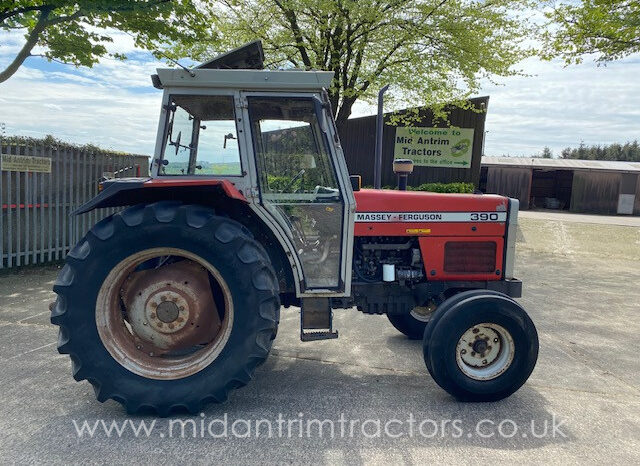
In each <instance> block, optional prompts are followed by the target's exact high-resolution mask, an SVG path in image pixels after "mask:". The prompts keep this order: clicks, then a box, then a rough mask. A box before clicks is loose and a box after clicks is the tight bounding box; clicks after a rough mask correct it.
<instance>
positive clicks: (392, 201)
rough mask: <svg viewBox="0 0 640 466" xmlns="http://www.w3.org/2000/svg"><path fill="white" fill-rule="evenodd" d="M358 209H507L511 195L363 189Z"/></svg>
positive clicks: (358, 194) (456, 210)
mask: <svg viewBox="0 0 640 466" xmlns="http://www.w3.org/2000/svg"><path fill="white" fill-rule="evenodd" d="M353 194H354V196H355V198H356V212H506V211H507V208H508V205H509V198H507V197H504V196H498V195H495V194H449V193H447V194H443V193H429V192H424V191H395V190H389V189H361V190H360V191H356V192H354V193H353Z"/></svg>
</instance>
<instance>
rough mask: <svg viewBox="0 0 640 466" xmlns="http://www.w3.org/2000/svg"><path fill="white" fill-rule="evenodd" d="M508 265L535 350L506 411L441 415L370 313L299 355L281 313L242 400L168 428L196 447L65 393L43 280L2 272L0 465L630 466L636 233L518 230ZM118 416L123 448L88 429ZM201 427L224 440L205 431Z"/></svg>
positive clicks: (636, 393) (418, 372) (528, 222)
mask: <svg viewBox="0 0 640 466" xmlns="http://www.w3.org/2000/svg"><path fill="white" fill-rule="evenodd" d="M518 254H519V256H518V260H517V269H516V270H517V273H518V275H519V276H520V277H521V278H522V279H523V281H524V283H525V288H524V297H523V298H522V299H521V303H522V304H523V305H524V307H525V308H526V309H527V310H528V311H529V312H530V314H531V316H532V318H533V320H534V322H535V323H536V325H537V327H538V331H539V334H540V345H541V348H540V358H539V360H538V365H537V367H536V369H535V371H534V372H533V374H532V376H531V378H530V379H529V382H528V383H527V384H526V385H525V386H524V387H523V388H522V389H521V390H520V391H518V392H517V393H516V394H514V395H513V396H511V397H510V398H509V399H506V400H503V401H501V402H498V403H490V404H475V403H457V402H455V401H454V400H453V399H451V398H450V397H449V396H448V395H447V394H446V393H445V392H443V391H442V390H441V389H440V388H439V387H438V386H437V385H436V384H435V383H434V382H433V381H432V380H431V378H430V377H429V375H428V373H427V371H426V368H425V367H424V363H423V361H422V355H421V351H422V349H421V344H420V342H413V341H408V340H407V339H406V338H404V337H403V336H402V335H399V334H398V333H397V332H396V331H395V330H394V329H393V328H392V327H391V325H390V324H389V323H388V322H387V320H386V318H385V317H383V316H365V315H362V314H360V313H359V312H357V311H355V310H353V311H351V310H348V311H338V312H337V316H336V327H337V328H338V329H339V330H340V338H339V339H338V340H333V341H324V342H316V343H302V342H300V341H299V339H298V331H299V330H298V322H299V314H298V311H297V309H293V308H291V309H288V310H284V309H283V316H282V317H283V318H282V323H281V326H280V330H279V333H278V337H277V339H276V341H275V345H274V349H273V351H272V354H271V356H270V358H269V360H268V361H267V362H266V363H265V364H264V365H263V366H261V367H260V368H259V369H258V370H257V372H256V375H255V379H254V380H253V381H252V382H251V383H250V384H249V385H248V386H247V387H245V388H243V389H241V390H238V391H236V392H235V393H234V394H232V396H231V397H230V399H229V401H228V402H227V403H225V404H223V405H218V406H210V407H208V408H207V409H206V410H205V411H204V412H203V413H202V415H201V416H197V417H195V418H189V417H188V416H186V415H184V416H181V417H182V418H183V419H184V420H187V419H190V420H191V421H193V423H194V424H195V425H196V429H197V436H196V437H195V438H194V437H192V436H191V430H190V429H191V426H189V427H187V428H186V430H185V437H184V438H182V437H181V436H180V432H181V430H180V428H179V424H178V423H175V419H155V418H152V417H144V416H137V417H133V418H127V415H126V414H125V413H124V411H123V409H122V408H121V407H120V405H118V404H117V403H115V402H113V401H108V402H106V403H104V404H100V403H98V402H97V401H95V399H94V395H93V390H92V389H91V386H90V385H89V384H88V383H87V382H82V383H76V382H74V381H73V379H72V378H71V374H70V362H69V359H68V357H66V356H61V355H58V354H57V352H56V350H55V345H56V338H57V337H56V333H57V332H56V329H55V328H54V327H53V326H52V325H50V324H49V323H48V314H49V312H48V310H47V304H48V303H49V302H50V301H51V300H52V299H53V293H52V292H51V286H52V284H53V280H54V279H55V275H56V273H57V270H56V268H55V267H48V268H37V269H29V270H24V271H22V272H20V273H16V274H11V275H9V274H3V275H0V368H1V371H2V376H1V377H0V431H1V432H2V435H1V436H0V462H2V463H25V462H47V463H50V462H54V463H62V462H64V463H69V462H74V463H76V462H88V463H107V462H109V463H133V462H136V463H143V464H147V463H152V462H153V463H160V462H168V463H178V462H180V463H186V462H196V463H219V462H226V463H267V462H278V463H308V462H314V463H315V462H323V463H328V462H331V463H351V464H361V463H385V464H389V463H426V462H431V463H433V462H451V463H453V462H455V463H466V464H467V463H468V464H471V463H476V462H477V461H479V460H482V461H487V462H492V461H493V462H495V461H500V462H508V463H516V462H517V463H541V462H545V463H558V464H578V463H580V464H585V463H605V462H606V463H618V464H639V463H640V452H639V451H640V375H639V374H640V358H638V348H639V346H638V335H640V318H639V317H638V315H639V313H640V286H638V284H639V283H640V268H639V267H638V264H639V262H638V261H640V228H637V227H632V226H612V225H599V224H583V223H576V222H573V221H568V222H566V221H562V220H553V221H549V220H545V219H539V218H523V219H522V222H521V229H520V234H519V245H518ZM279 415H281V416H282V417H281V419H284V420H285V421H284V422H285V423H284V424H282V423H281V424H280V425H281V426H282V425H284V428H283V431H282V435H280V434H279V431H278V416H279ZM225 416H226V420H227V421H226V425H227V435H226V438H224V431H223V425H224V420H225ZM127 419H129V420H130V421H131V423H130V424H119V425H124V426H126V427H125V428H124V432H123V433H122V435H118V434H117V433H116V432H115V431H112V432H111V435H110V436H109V435H107V434H106V431H104V430H103V429H102V427H101V426H102V424H100V422H101V421H104V422H105V423H106V425H107V426H108V425H110V424H111V423H112V422H113V421H115V422H118V423H122V422H124V421H126V420H127ZM260 419H265V420H268V421H270V422H271V424H272V428H273V430H272V436H271V438H268V431H267V430H268V429H267V428H266V427H265V426H267V424H266V423H263V424H261V427H260V429H262V430H261V431H260V432H261V435H260V436H259V437H258V438H256V434H255V422H256V420H260ZM313 419H318V420H324V419H330V420H332V421H333V425H334V429H335V430H334V438H330V437H331V436H330V431H329V429H328V424H327V425H325V430H324V431H323V436H320V435H319V433H318V426H317V424H315V425H314V424H313V423H311V424H310V425H311V430H310V434H311V435H307V433H306V427H303V429H302V435H299V432H301V431H300V429H299V428H298V424H296V422H301V423H302V425H303V426H305V425H306V423H307V421H311V420H313ZM341 419H342V420H343V421H342V423H341V421H340V420H341ZM411 419H413V420H414V421H413V423H411V422H410V420H411ZM172 420H173V421H174V430H173V435H172V438H169V437H170V436H169V432H170V427H169V426H170V423H171V422H172ZM395 420H397V422H396V421H395ZM84 421H87V422H88V424H87V425H89V426H93V425H94V423H95V422H96V421H98V429H97V430H96V431H95V433H94V435H93V436H91V435H90V434H88V431H86V430H85V432H84V434H83V435H82V436H81V437H80V436H79V435H78V434H77V430H76V425H77V426H78V427H80V426H82V423H83V422H84ZM141 421H144V422H146V426H147V428H151V427H152V426H153V430H151V433H150V435H149V436H146V435H145V434H144V431H141V432H140V433H139V435H138V436H136V434H135V433H134V432H133V430H132V429H131V427H139V425H140V422H141ZM212 421H213V422H212ZM287 421H291V422H290V423H289V425H291V431H292V436H291V438H288V437H289V436H288V434H287V429H288V427H287V423H286V422H287ZM389 421H392V422H391V423H390V422H389ZM532 421H533V422H534V423H535V424H534V431H532V429H531V423H532ZM154 422H155V424H153V423H154ZM234 422H235V424H234ZM545 422H546V425H547V432H546V435H545V432H544V427H545ZM74 423H75V424H74ZM210 423H211V425H212V426H213V427H212V432H213V433H214V434H215V436H216V437H222V438H213V436H210V435H209V434H208V433H207V432H206V430H207V429H206V427H207V426H208V425H209V424H210ZM554 423H555V427H556V429H555V431H554V430H553V425H554ZM249 424H251V425H249ZM385 424H386V426H387V428H388V433H389V434H390V435H386V434H385ZM201 426H204V432H203V433H204V436H201V435H200V434H201V433H202V429H200V427H201ZM233 426H235V427H233ZM351 426H353V427H351ZM378 426H380V431H378ZM410 426H413V435H411V432H410V431H411V428H410ZM420 426H422V428H420ZM247 427H251V428H252V429H253V430H252V431H251V432H250V435H249V436H248V438H241V437H242V435H246V434H247ZM341 427H342V429H341ZM514 427H517V430H516V431H515V433H514ZM260 429H258V430H260ZM351 432H353V435H351ZM234 434H235V435H234ZM378 434H380V435H378ZM512 434H513V435H512ZM394 437H397V438H394Z"/></svg>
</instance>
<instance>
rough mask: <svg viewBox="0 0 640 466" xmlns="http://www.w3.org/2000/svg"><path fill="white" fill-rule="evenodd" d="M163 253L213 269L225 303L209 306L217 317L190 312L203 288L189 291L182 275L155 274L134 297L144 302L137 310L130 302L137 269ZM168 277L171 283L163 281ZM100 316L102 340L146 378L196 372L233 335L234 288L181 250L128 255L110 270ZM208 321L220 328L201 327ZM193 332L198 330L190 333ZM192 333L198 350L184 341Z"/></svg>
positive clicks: (102, 290)
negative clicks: (208, 331)
mask: <svg viewBox="0 0 640 466" xmlns="http://www.w3.org/2000/svg"><path fill="white" fill-rule="evenodd" d="M161 257H174V258H178V260H179V261H188V262H189V264H188V265H187V266H189V267H200V268H201V269H203V272H202V273H204V271H206V272H207V273H208V274H209V276H210V277H211V278H212V279H213V280H214V281H215V284H216V289H215V290H216V291H214V290H213V289H211V293H212V295H213V293H214V292H217V293H219V294H220V295H221V296H220V297H218V298H217V300H218V302H220V303H221V304H222V303H223V304H222V306H221V307H224V310H223V314H222V315H220V314H221V313H220V312H219V311H217V307H216V305H215V303H214V306H213V309H210V312H217V313H218V322H216V323H212V322H211V316H208V315H205V312H204V310H202V309H201V310H200V311H199V312H197V313H194V312H191V314H190V311H192V309H190V307H189V303H191V304H192V305H193V303H194V302H196V301H197V300H198V299H201V297H200V296H198V292H197V291H201V289H202V284H201V286H200V290H196V291H194V290H193V289H191V290H190V289H189V288H190V287H192V286H193V284H190V283H189V282H190V280H189V279H184V280H183V279H182V278H181V279H180V280H181V281H180V283H173V282H175V281H176V280H175V279H174V280H168V279H167V280H164V278H163V279H162V280H157V279H154V281H155V282H157V283H154V284H153V285H152V286H149V287H146V288H144V289H143V288H141V289H140V290H139V291H138V290H137V289H136V290H135V293H132V294H133V295H135V296H134V298H133V299H134V300H136V299H137V300H139V301H140V302H141V303H144V304H142V305H140V306H136V307H135V309H133V310H132V309H130V308H128V307H126V306H125V304H124V301H125V299H124V298H123V295H124V296H126V295H127V294H129V293H128V290H127V283H129V281H130V280H131V278H130V277H131V276H132V275H134V274H135V273H139V272H136V270H137V268H138V267H139V266H140V265H141V264H144V263H146V262H148V261H150V260H154V259H157V258H161ZM143 273H144V272H143ZM174 275H175V274H174ZM165 281H166V282H167V283H163V282H165ZM161 282H162V283H161ZM213 299H216V298H215V297H214V298H213ZM126 301H128V300H126ZM128 302H129V301H128ZM131 302H133V301H131ZM95 317H96V326H97V329H98V334H99V337H100V340H101V341H102V344H103V345H104V347H105V348H106V349H107V351H108V352H109V353H110V354H111V356H112V357H113V358H114V359H115V360H116V362H118V364H120V365H121V366H122V367H124V368H125V369H127V370H129V371H131V372H133V373H135V374H137V375H140V376H142V377H145V378H150V379H158V380H175V379H181V378H184V377H189V376H191V375H193V374H196V373H198V372H200V371H201V370H202V369H204V368H205V367H207V366H209V365H210V364H211V363H212V362H213V361H215V359H216V358H217V357H218V356H219V355H220V353H221V352H222V350H223V349H224V347H225V345H226V343H227V342H228V340H229V337H230V334H231V328H232V326H233V317H234V312H233V300H232V298H231V291H230V290H229V287H228V286H227V284H226V282H225V281H224V279H223V278H222V276H221V274H220V272H218V270H217V269H216V268H215V267H213V266H212V265H211V264H210V263H209V262H207V261H205V260H204V259H202V258H201V257H199V256H197V255H195V254H193V253H190V252H188V251H185V250H182V249H177V248H154V249H148V250H144V251H141V252H138V253H136V254H133V255H131V256H129V257H127V258H126V259H124V260H122V261H121V262H120V263H119V264H117V265H116V266H115V267H114V268H113V269H112V270H111V271H110V272H109V274H108V275H107V277H106V279H105V280H104V282H103V284H102V286H101V287H100V290H99V292H98V297H97V300H96V310H95ZM203 319H204V320H205V321H206V322H205V321H203ZM205 323H206V325H207V326H208V328H210V329H215V330H216V331H215V334H213V335H207V334H206V332H204V333H203V332H202V331H200V330H196V328H199V325H200V324H205ZM203 327H204V325H203ZM143 329H144V330H143ZM191 329H193V330H191ZM188 332H195V333H192V334H191V335H190V334H189V333H188ZM212 333H213V332H212ZM185 335H186V336H185ZM181 336H182V341H181V343H180V344H176V346H174V347H172V346H171V345H172V343H171V342H172V341H175V340H177V339H178V338H180V337H181ZM191 336H193V338H195V339H196V341H198V343H197V344H195V345H192V347H193V350H188V351H183V350H184V347H185V346H189V344H188V343H185V341H187V342H188V341H189V338H190V337H191ZM154 337H155V339H154ZM193 338H191V340H193ZM200 340H202V341H200ZM180 346H182V348H180ZM181 351H182V353H184V354H182V353H181Z"/></svg>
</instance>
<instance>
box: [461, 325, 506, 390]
mask: <svg viewBox="0 0 640 466" xmlns="http://www.w3.org/2000/svg"><path fill="white" fill-rule="evenodd" d="M514 354H515V344H514V342H513V337H512V336H511V334H510V333H509V332H508V331H507V330H506V329H505V328H504V327H502V326H501V325H498V324H495V323H490V322H483V323H480V324H476V325H474V326H473V327H470V328H468V329H467V330H466V331H465V332H464V333H463V334H462V336H461V337H460V339H459V340H458V343H457V345H456V362H457V364H458V368H459V369H460V370H461V371H462V373H463V374H464V375H466V376H467V377H469V378H472V379H474V380H492V379H495V378H497V377H499V376H500V375H502V374H503V373H504V372H505V371H506V370H507V369H508V368H509V367H510V366H511V363H512V362H513V357H514Z"/></svg>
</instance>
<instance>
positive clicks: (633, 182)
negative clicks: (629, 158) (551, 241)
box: [480, 157, 640, 215]
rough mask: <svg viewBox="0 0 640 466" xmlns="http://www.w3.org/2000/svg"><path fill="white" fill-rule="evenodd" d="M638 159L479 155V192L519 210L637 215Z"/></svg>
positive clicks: (639, 212) (639, 195)
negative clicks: (508, 200) (515, 203)
mask: <svg viewBox="0 0 640 466" xmlns="http://www.w3.org/2000/svg"><path fill="white" fill-rule="evenodd" d="M639 175H640V162H617V161H608V160H575V159H543V158H523V157H483V158H482V168H481V176H480V190H481V191H483V192H486V193H496V194H503V195H506V196H511V197H514V198H517V199H519V200H520V208H521V209H533V208H550V209H561V210H569V211H571V212H584V213H597V214H609V215H613V214H625V215H640V176H639Z"/></svg>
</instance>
